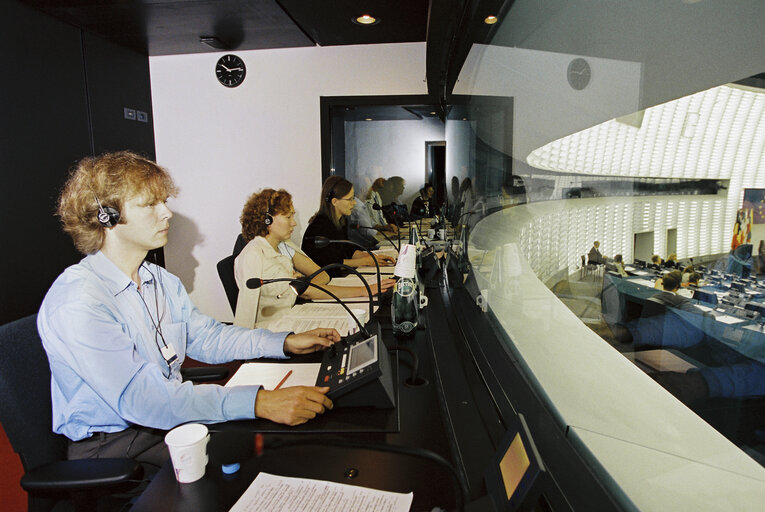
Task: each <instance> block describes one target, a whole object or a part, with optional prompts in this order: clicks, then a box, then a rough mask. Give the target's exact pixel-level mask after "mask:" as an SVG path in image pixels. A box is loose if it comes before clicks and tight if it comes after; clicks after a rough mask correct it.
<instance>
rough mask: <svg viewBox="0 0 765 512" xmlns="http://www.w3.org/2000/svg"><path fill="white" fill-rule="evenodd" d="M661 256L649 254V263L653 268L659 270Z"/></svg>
mask: <svg viewBox="0 0 765 512" xmlns="http://www.w3.org/2000/svg"><path fill="white" fill-rule="evenodd" d="M661 264H662V261H661V257H660V256H659V255H658V254H654V255H653V256H651V265H652V266H653V268H654V269H656V270H659V269H660V268H661Z"/></svg>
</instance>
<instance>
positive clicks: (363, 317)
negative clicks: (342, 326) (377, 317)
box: [348, 309, 368, 336]
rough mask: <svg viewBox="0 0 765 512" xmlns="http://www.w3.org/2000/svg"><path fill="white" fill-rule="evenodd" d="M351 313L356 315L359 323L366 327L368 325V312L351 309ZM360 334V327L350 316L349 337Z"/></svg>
mask: <svg viewBox="0 0 765 512" xmlns="http://www.w3.org/2000/svg"><path fill="white" fill-rule="evenodd" d="M351 313H353V314H354V315H356V318H358V319H359V322H361V325H364V324H366V323H367V313H368V312H367V310H366V309H351ZM357 332H359V326H358V325H357V324H356V320H354V319H353V317H351V315H348V335H349V336H350V335H351V334H356V333H357Z"/></svg>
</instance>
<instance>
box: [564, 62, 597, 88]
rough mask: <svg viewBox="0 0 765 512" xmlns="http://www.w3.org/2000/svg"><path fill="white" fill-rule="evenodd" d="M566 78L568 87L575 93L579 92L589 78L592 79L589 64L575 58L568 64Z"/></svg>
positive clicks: (585, 85)
mask: <svg viewBox="0 0 765 512" xmlns="http://www.w3.org/2000/svg"><path fill="white" fill-rule="evenodd" d="M566 76H567V78H568V83H569V85H570V86H571V87H572V88H574V89H576V90H577V91H581V90H582V89H584V88H585V87H587V84H589V83H590V78H592V70H591V69H590V64H589V63H588V62H587V61H586V60H584V59H582V58H576V59H574V60H572V61H571V62H570V63H569V65H568V72H567V75H566Z"/></svg>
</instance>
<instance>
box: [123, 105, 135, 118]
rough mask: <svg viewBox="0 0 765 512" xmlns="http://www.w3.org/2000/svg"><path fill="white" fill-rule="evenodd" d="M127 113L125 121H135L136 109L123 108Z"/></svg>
mask: <svg viewBox="0 0 765 512" xmlns="http://www.w3.org/2000/svg"><path fill="white" fill-rule="evenodd" d="M122 110H123V111H124V112H125V119H127V120H129V121H135V109H134V108H127V107H125V108H123V109H122Z"/></svg>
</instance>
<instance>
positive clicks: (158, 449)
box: [67, 427, 170, 472]
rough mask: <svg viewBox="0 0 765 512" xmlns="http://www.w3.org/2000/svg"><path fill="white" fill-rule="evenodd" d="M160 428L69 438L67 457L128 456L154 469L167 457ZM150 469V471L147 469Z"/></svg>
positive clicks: (135, 428)
mask: <svg viewBox="0 0 765 512" xmlns="http://www.w3.org/2000/svg"><path fill="white" fill-rule="evenodd" d="M165 434H166V432H165V431H164V430H156V429H150V428H143V427H130V428H127V429H126V430H123V431H122V432H111V433H106V432H97V433H95V434H93V435H92V436H91V437H89V438H87V439H83V440H81V441H70V442H69V448H68V451H67V458H68V459H70V460H72V459H106V458H130V459H133V460H135V461H137V462H140V463H141V464H143V465H144V467H145V468H146V469H148V470H150V469H151V468H150V467H147V466H153V467H154V472H156V470H157V469H159V468H160V467H161V466H162V465H163V464H164V463H165V461H166V460H167V459H168V458H169V457H170V454H169V452H168V451H167V445H166V444H165ZM150 472H151V471H150Z"/></svg>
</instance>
